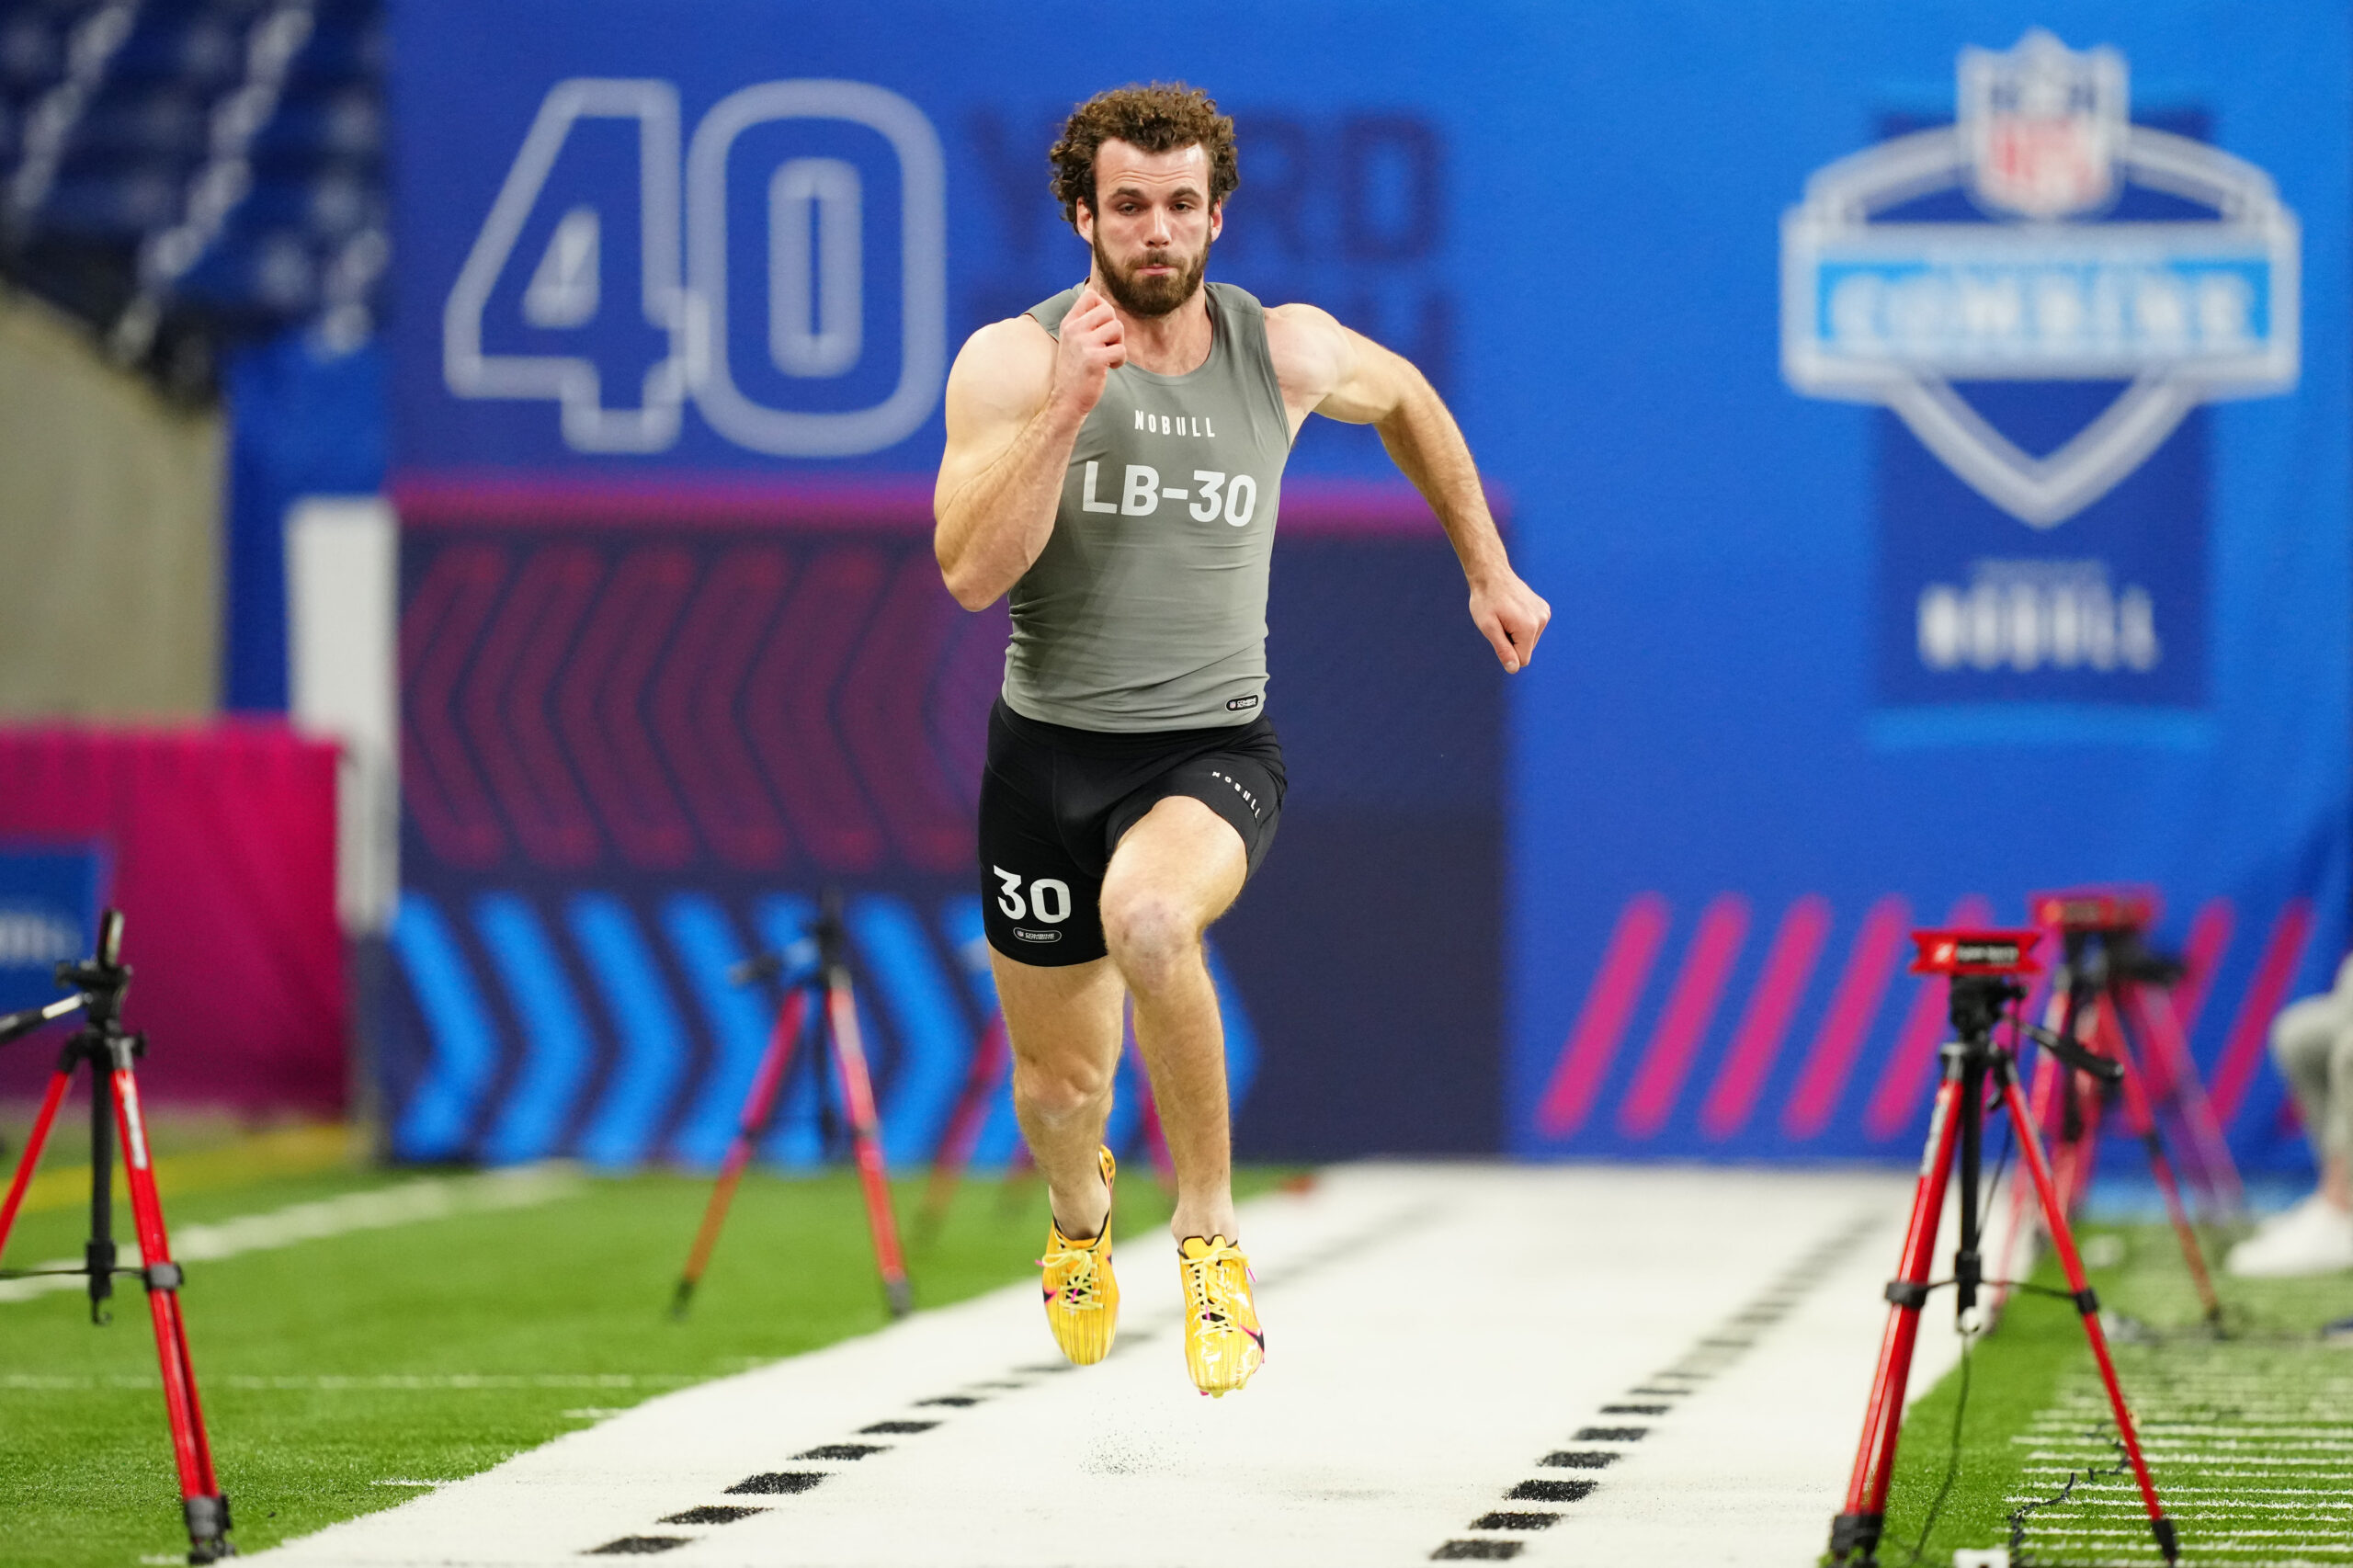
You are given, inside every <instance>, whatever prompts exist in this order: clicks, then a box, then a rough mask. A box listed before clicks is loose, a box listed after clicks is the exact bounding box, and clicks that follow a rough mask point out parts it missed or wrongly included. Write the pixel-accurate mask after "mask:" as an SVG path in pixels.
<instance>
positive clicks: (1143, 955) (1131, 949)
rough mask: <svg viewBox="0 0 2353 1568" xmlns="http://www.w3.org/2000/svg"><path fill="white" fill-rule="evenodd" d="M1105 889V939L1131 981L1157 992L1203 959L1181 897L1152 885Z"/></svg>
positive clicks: (1197, 929) (1195, 924) (1139, 987)
mask: <svg viewBox="0 0 2353 1568" xmlns="http://www.w3.org/2000/svg"><path fill="white" fill-rule="evenodd" d="M1106 892H1107V895H1108V896H1107V897H1106V898H1105V900H1104V903H1103V939H1104V941H1105V942H1106V943H1107V944H1108V946H1109V948H1110V949H1111V960H1112V961H1113V962H1114V963H1117V964H1118V965H1119V966H1120V973H1121V974H1122V975H1124V976H1125V977H1126V978H1127V982H1128V983H1129V985H1131V987H1134V988H1135V989H1137V990H1142V991H1149V990H1154V989H1157V988H1158V987H1160V986H1162V985H1165V984H1166V983H1169V982H1170V981H1172V980H1174V979H1176V977H1177V976H1178V975H1180V974H1182V973H1183V972H1184V971H1186V970H1187V969H1188V967H1190V966H1192V965H1195V964H1198V963H1199V961H1200V951H1201V928H1200V926H1199V922H1197V921H1196V920H1195V919H1194V917H1193V915H1192V912H1191V911H1190V910H1188V909H1186V908H1185V907H1184V905H1183V904H1182V903H1180V902H1179V901H1177V900H1176V899H1174V898H1171V897H1169V896H1168V895H1167V894H1165V893H1163V892H1157V891H1155V890H1153V889H1149V888H1142V889H1133V890H1122V891H1121V892H1117V893H1111V892H1110V890H1108V889H1107V890H1106Z"/></svg>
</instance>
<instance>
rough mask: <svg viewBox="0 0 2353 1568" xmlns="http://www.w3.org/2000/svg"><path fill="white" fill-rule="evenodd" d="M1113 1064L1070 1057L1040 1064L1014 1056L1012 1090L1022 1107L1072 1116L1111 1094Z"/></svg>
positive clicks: (1053, 1114)
mask: <svg viewBox="0 0 2353 1568" xmlns="http://www.w3.org/2000/svg"><path fill="white" fill-rule="evenodd" d="M1116 1067H1117V1064H1116V1063H1107V1062H1091V1061H1087V1060H1086V1059H1084V1058H1078V1057H1073V1058H1069V1059H1066V1060H1056V1061H1052V1062H1040V1061H1036V1060H1033V1059H1031V1058H1028V1057H1022V1056H1016V1057H1015V1059H1014V1063H1013V1086H1014V1090H1015V1093H1016V1094H1017V1095H1018V1096H1020V1098H1021V1101H1022V1103H1023V1104H1025V1105H1027V1106H1029V1108H1031V1109H1033V1110H1037V1111H1040V1112H1041V1113H1043V1114H1044V1115H1047V1116H1072V1115H1075V1114H1077V1113H1078V1112H1080V1111H1083V1110H1086V1109H1088V1108H1092V1107H1093V1106H1095V1105H1097V1104H1098V1103H1100V1102H1101V1100H1102V1098H1103V1096H1105V1095H1107V1094H1109V1093H1110V1092H1111V1074H1112V1073H1113V1072H1114V1071H1115V1070H1116Z"/></svg>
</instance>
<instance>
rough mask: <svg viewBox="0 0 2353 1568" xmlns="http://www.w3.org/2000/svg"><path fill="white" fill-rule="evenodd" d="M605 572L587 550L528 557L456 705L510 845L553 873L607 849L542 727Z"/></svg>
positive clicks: (558, 747) (592, 860)
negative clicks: (501, 812) (503, 814)
mask: <svg viewBox="0 0 2353 1568" xmlns="http://www.w3.org/2000/svg"><path fill="white" fill-rule="evenodd" d="M604 573H605V568H604V562H602V561H600V560H599V559H598V558H597V552H596V551H592V550H585V549H582V548H580V547H578V546H557V547H554V548H551V549H546V550H540V551H533V552H532V554H531V555H530V557H529V559H527V560H526V561H525V562H523V567H522V570H521V571H519V572H517V574H515V581H514V585H512V586H511V587H509V588H508V589H507V591H506V599H505V601H504V602H503V603H502V604H501V605H500V606H499V613H498V617H497V619H495V620H494V621H493V622H492V623H491V627H490V632H489V635H488V636H486V637H484V638H483V643H482V649H481V651H480V652H479V653H477V654H476V655H475V657H474V665H473V670H472V674H471V675H470V676H468V677H467V680H466V689H465V692H464V695H463V698H462V699H461V700H462V703H463V711H464V716H465V727H466V734H467V737H468V738H469V739H470V740H471V741H472V743H473V748H474V755H475V756H478V757H480V758H481V759H482V766H483V772H484V773H486V774H487V775H489V778H490V783H491V788H492V790H494V792H495V793H496V795H497V797H498V803H499V806H500V807H501V809H502V810H504V812H506V823H507V825H508V826H509V827H510V828H512V829H513V830H514V834H515V838H516V842H517V843H518V844H519V845H521V846H522V848H523V853H524V854H526V855H528V856H529V857H530V858H532V859H533V860H535V861H537V862H538V863H539V864H540V865H542V866H547V867H551V868H554V869H563V870H575V869H580V868H582V867H585V866H593V865H595V864H596V863H597V858H598V857H600V856H601V855H602V854H603V853H604V848H605V846H604V840H603V838H602V837H601V836H600V835H598V834H597V824H596V820H595V819H594V818H592V817H591V816H590V815H589V814H588V806H587V802H586V801H583V800H582V799H581V798H580V788H579V786H578V785H577V784H575V783H574V781H573V777H572V769H571V767H569V765H568V764H567V763H566V762H565V760H564V755H563V745H562V744H559V743H558V742H557V740H556V737H555V732H554V730H553V728H552V727H551V725H550V723H549V722H548V693H549V688H550V687H552V686H553V685H554V683H555V679H556V676H558V675H559V674H560V673H561V672H562V671H563V665H564V657H565V654H566V653H568V652H569V651H570V649H571V647H572V640H573V636H574V633H575V632H576V631H578V630H579V627H580V619H581V617H582V616H583V615H585V613H586V612H587V609H588V603H589V600H590V599H591V598H593V597H595V595H596V592H597V579H599V578H600V577H602V576H603V575H604Z"/></svg>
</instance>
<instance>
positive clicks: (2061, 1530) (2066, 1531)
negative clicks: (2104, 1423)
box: [2034, 1520, 2353, 1551]
mask: <svg viewBox="0 0 2353 1568" xmlns="http://www.w3.org/2000/svg"><path fill="white" fill-rule="evenodd" d="M2176 1522H2177V1523H2180V1522H2182V1521H2179V1520H2177V1521H2176ZM2034 1533H2035V1534H2037V1535H2063V1536H2074V1537H2076V1538H2077V1539H2079V1540H2108V1539H2114V1538H2116V1537H2119V1536H2126V1537H2130V1536H2135V1535H2139V1536H2146V1535H2147V1534H2148V1533H2149V1527H2148V1524H2147V1521H2145V1520H2143V1523H2142V1526H2141V1528H2139V1529H2137V1530H2131V1529H2127V1528H2124V1527H2123V1526H2121V1525H2116V1526H2100V1525H2052V1526H2050V1527H2048V1528H2041V1529H2038V1530H2036V1531H2035V1532H2034ZM2266 1540H2302V1543H2303V1544H2304V1545H2306V1546H2314V1547H2318V1548H2319V1549H2320V1550H2321V1551H2329V1550H2331V1548H2330V1546H2329V1544H2328V1542H2326V1541H2325V1540H2307V1539H2305V1538H2304V1532H2303V1531H2302V1530H2233V1531H2232V1532H2231V1533H2230V1534H2228V1535H2215V1536H2199V1537H2196V1538H2195V1539H2192V1540H2185V1541H2184V1542H2183V1543H2182V1544H2183V1545H2185V1546H2193V1547H2195V1546H2238V1545H2242V1544H2245V1545H2252V1544H2255V1543H2256V1542H2258V1541H2266ZM2345 1550H2347V1551H2353V1547H2347V1548H2346V1549H2345Z"/></svg>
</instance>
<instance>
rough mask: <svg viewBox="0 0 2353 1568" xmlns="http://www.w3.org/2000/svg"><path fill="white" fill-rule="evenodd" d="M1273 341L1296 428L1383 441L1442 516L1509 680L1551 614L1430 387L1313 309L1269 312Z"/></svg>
mask: <svg viewBox="0 0 2353 1568" xmlns="http://www.w3.org/2000/svg"><path fill="white" fill-rule="evenodd" d="M1267 347H1268V349H1269V350H1270V351H1271V352H1272V354H1273V356H1274V360H1275V374H1276V377H1277V379H1278V380H1279V381H1281V383H1282V389H1283V401H1284V402H1285V403H1286V404H1287V405H1288V406H1289V410H1290V420H1291V429H1292V430H1293V432H1296V431H1297V430H1298V428H1299V426H1301V425H1302V423H1304V422H1305V420H1306V417H1307V415H1309V414H1321V415H1324V417H1326V418H1328V419H1336V420H1339V421H1340V422H1341V423H1343V424H1347V425H1370V426H1373V427H1374V428H1376V429H1378V430H1379V431H1380V432H1381V445H1382V446H1384V447H1386V448H1387V449H1389V457H1390V460H1391V461H1392V462H1394V463H1395V464H1396V465H1397V468H1398V471H1399V472H1402V473H1404V476H1405V477H1406V478H1407V479H1409V480H1411V481H1413V483H1414V488H1415V489H1416V490H1418V491H1420V492H1421V493H1422V496H1423V498H1424V499H1425V500H1427V501H1428V502H1429V504H1430V509H1431V510H1432V511H1434V512H1436V513H1437V514H1438V522H1439V523H1440V524H1441V525H1442V526H1443V527H1444V528H1445V529H1446V537H1447V539H1448V540H1449V541H1451V542H1452V544H1453V546H1454V553H1455V556H1456V558H1457V559H1458V560H1460V561H1461V562H1462V575H1463V576H1464V578H1465V579H1466V580H1468V582H1469V583H1470V585H1471V619H1472V622H1473V624H1475V625H1476V626H1477V627H1478V628H1479V631H1480V634H1481V635H1483V636H1484V637H1485V638H1486V640H1487V641H1488V642H1489V643H1490V644H1492V645H1493V646H1494V648H1495V657H1496V659H1497V660H1499V661H1500V662H1501V663H1502V665H1503V666H1504V669H1505V670H1506V672H1507V673H1514V674H1516V673H1518V670H1519V669H1520V668H1521V667H1522V666H1524V665H1527V663H1528V662H1529V659H1530V658H1531V657H1533V656H1534V654H1535V653H1536V641H1537V639H1538V638H1540V637H1541V636H1542V635H1543V634H1544V628H1545V625H1546V623H1548V622H1549V621H1551V619H1552V606H1551V605H1549V604H1546V603H1545V602H1544V600H1543V599H1542V598H1541V597H1539V596H1538V595H1537V593H1536V591H1535V590H1534V589H1532V588H1530V587H1529V585H1527V584H1526V583H1523V582H1521V581H1520V580H1519V576H1518V574H1517V573H1515V572H1514V571H1513V570H1512V569H1511V561H1510V559H1509V557H1508V556H1506V553H1505V551H1504V541H1503V536H1502V535H1501V534H1499V533H1497V532H1496V531H1495V517H1494V516H1493V515H1492V514H1491V513H1489V512H1488V510H1487V495H1486V492H1485V490H1484V489H1483V488H1482V487H1481V485H1480V483H1479V470H1478V466H1477V465H1476V464H1475V463H1473V462H1472V460H1471V448H1470V446H1469V444H1468V443H1467V442H1465V441H1464V440H1463V439H1462V431H1461V427H1460V426H1457V425H1456V424H1455V423H1454V415H1451V414H1449V412H1447V407H1446V404H1445V403H1444V402H1443V401H1441V400H1440V399H1439V397H1438V391H1437V389H1436V388H1434V387H1432V386H1431V385H1430V383H1429V378H1428V377H1427V376H1425V375H1423V374H1422V373H1421V371H1419V370H1418V369H1415V368H1414V366H1413V364H1412V363H1411V362H1410V361H1408V360H1406V359H1405V358H1403V357H1401V356H1399V355H1396V354H1392V353H1391V352H1390V351H1389V350H1388V349H1386V348H1383V347H1381V345H1379V344H1378V343H1375V342H1373V341H1372V340H1371V339H1370V338H1369V337H1366V336H1364V335H1362V334H1360V333H1355V332H1351V331H1349V330H1348V329H1347V327H1344V326H1342V325H1341V324H1339V323H1338V322H1336V321H1335V320H1333V319H1332V317H1331V316H1330V315H1329V314H1328V313H1326V312H1324V311H1321V310H1318V309H1317V308H1316V307H1314V306H1313V305H1283V306H1279V307H1278V308H1276V309H1274V310H1270V311H1268V312H1267Z"/></svg>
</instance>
